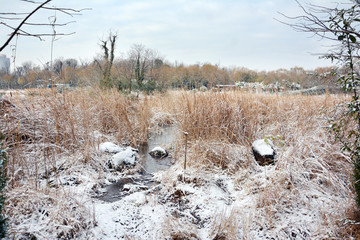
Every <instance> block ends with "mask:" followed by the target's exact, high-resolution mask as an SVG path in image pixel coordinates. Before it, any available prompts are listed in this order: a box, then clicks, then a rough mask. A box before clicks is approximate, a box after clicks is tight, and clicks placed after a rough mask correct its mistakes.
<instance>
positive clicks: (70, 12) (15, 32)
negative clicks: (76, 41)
mask: <svg viewBox="0 0 360 240" xmlns="http://www.w3.org/2000/svg"><path fill="white" fill-rule="evenodd" d="M20 1H22V2H27V3H32V4H39V6H37V7H36V8H35V9H34V10H33V11H32V12H31V13H23V12H20V13H16V12H10V13H0V19H4V20H9V21H11V20H22V21H21V23H20V24H19V25H18V26H17V27H16V28H15V27H12V26H10V25H8V24H7V23H4V22H0V24H1V25H4V26H6V27H8V28H10V29H12V30H13V32H12V33H11V34H10V37H9V38H8V39H7V41H6V42H5V43H4V44H3V45H2V46H1V48H0V52H1V51H2V50H3V49H4V48H5V47H6V46H7V45H9V43H10V42H11V40H12V39H13V38H14V36H15V35H21V36H31V37H36V38H39V39H40V40H42V38H41V37H46V36H52V37H54V35H59V36H68V35H72V34H74V32H72V33H60V34H59V33H56V32H55V33H51V34H48V33H44V34H33V33H29V32H25V31H23V30H21V27H22V26H24V25H28V26H51V27H52V28H53V29H54V28H55V27H57V26H59V27H61V26H66V25H68V24H71V23H74V22H75V21H70V22H66V23H55V21H54V22H50V23H29V22H27V21H28V19H29V18H30V17H31V16H32V15H33V14H34V13H35V12H37V11H38V10H39V9H46V10H54V11H59V12H62V13H64V14H67V15H69V16H72V17H73V16H74V15H80V12H82V11H84V10H90V8H83V9H79V10H77V9H72V8H59V7H48V6H46V5H47V4H48V3H50V2H51V1H52V0H46V1H43V2H37V1H33V0H20ZM1 15H3V16H1ZM19 15H26V17H25V18H24V19H21V18H19V17H8V16H19Z"/></svg>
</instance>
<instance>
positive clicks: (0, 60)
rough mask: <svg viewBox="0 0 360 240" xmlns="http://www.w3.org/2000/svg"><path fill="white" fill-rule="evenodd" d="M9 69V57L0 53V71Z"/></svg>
mask: <svg viewBox="0 0 360 240" xmlns="http://www.w3.org/2000/svg"><path fill="white" fill-rule="evenodd" d="M9 71H10V58H7V57H6V55H4V54H0V72H7V73H8V72H9Z"/></svg>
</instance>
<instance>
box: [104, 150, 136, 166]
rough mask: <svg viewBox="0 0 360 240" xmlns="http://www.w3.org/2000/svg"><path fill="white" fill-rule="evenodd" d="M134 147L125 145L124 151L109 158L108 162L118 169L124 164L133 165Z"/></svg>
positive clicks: (134, 157) (134, 158) (134, 160)
mask: <svg viewBox="0 0 360 240" xmlns="http://www.w3.org/2000/svg"><path fill="white" fill-rule="evenodd" d="M135 150H136V149H134V148H132V147H127V148H126V149H125V150H124V151H121V152H119V153H117V154H115V155H114V156H112V157H111V158H110V159H109V163H110V164H111V166H112V168H114V169H118V168H120V167H121V166H124V165H135V162H136V151H135Z"/></svg>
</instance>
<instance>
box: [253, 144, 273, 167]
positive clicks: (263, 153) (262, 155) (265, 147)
mask: <svg viewBox="0 0 360 240" xmlns="http://www.w3.org/2000/svg"><path fill="white" fill-rule="evenodd" d="M251 147H252V150H253V154H254V156H255V160H256V161H257V162H258V163H259V165H261V166H264V165H269V164H273V163H274V162H275V156H276V153H275V150H274V148H273V147H272V146H271V141H270V140H267V141H265V140H264V139H258V140H256V141H254V142H253V144H252V146H251Z"/></svg>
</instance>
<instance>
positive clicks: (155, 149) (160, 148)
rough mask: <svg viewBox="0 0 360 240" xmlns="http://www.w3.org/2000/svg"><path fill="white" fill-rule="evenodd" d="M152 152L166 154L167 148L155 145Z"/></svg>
mask: <svg viewBox="0 0 360 240" xmlns="http://www.w3.org/2000/svg"><path fill="white" fill-rule="evenodd" d="M150 152H161V153H163V154H166V150H165V149H163V148H162V147H154V148H153V149H152V150H151V151H150Z"/></svg>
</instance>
